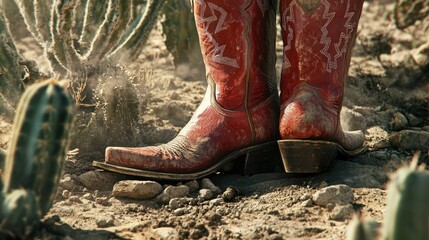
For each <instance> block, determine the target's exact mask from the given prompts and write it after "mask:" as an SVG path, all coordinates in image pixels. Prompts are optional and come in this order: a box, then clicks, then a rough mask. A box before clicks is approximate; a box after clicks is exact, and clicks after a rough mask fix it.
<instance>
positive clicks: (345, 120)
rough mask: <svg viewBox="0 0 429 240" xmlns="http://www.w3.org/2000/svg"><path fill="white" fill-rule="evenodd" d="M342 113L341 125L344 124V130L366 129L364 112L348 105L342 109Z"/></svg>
mask: <svg viewBox="0 0 429 240" xmlns="http://www.w3.org/2000/svg"><path fill="white" fill-rule="evenodd" d="M340 114H341V116H340V120H341V126H343V129H344V130H347V131H354V130H364V129H366V120H365V118H364V116H363V115H362V114H360V113H358V112H355V111H353V110H351V109H348V108H346V107H343V108H342V109H341V113H340Z"/></svg>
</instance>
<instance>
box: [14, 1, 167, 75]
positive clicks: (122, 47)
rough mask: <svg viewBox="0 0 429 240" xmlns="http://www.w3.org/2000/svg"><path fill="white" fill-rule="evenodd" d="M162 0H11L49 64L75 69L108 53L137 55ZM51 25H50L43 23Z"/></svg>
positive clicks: (95, 64)
mask: <svg viewBox="0 0 429 240" xmlns="http://www.w3.org/2000/svg"><path fill="white" fill-rule="evenodd" d="M164 1H165V0H147V1H145V2H144V3H142V4H143V5H144V6H145V7H142V8H141V10H140V11H136V9H140V8H139V7H140V6H138V2H139V1H135V0H123V1H114V0H109V1H106V2H99V1H94V0H46V1H34V0H15V2H16V4H17V5H18V7H19V10H20V13H21V14H22V16H23V17H24V20H25V23H26V24H27V27H28V30H29V31H30V32H31V33H32V34H33V36H34V37H35V39H36V40H37V41H38V42H39V44H40V45H41V46H42V47H43V48H44V50H45V52H46V54H47V56H48V58H49V59H50V61H51V63H52V65H53V68H54V69H56V70H58V71H60V72H61V70H63V71H64V70H66V71H67V73H69V74H70V73H75V72H77V73H79V72H80V71H86V72H87V71H88V70H89V69H94V68H95V69H96V68H98V66H99V64H100V63H101V62H103V61H104V60H106V59H115V60H117V59H123V57H126V58H127V59H130V60H132V59H133V58H136V57H137V56H138V54H139V53H140V52H141V50H142V48H143V46H144V44H145V42H146V40H147V38H148V36H149V32H150V30H151V29H152V26H153V25H154V23H155V19H156V17H157V13H158V11H159V9H160V8H161V6H162V5H163V3H164ZM47 26H49V27H47Z"/></svg>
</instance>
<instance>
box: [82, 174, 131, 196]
mask: <svg viewBox="0 0 429 240" xmlns="http://www.w3.org/2000/svg"><path fill="white" fill-rule="evenodd" d="M126 179H127V177H126V176H125V175H122V174H118V173H113V172H106V171H99V170H96V171H89V172H86V173H83V174H81V175H79V176H78V180H79V182H80V183H81V184H82V185H83V186H84V187H86V188H88V189H91V190H100V191H111V190H112V189H113V186H114V185H115V183H117V182H119V181H122V180H126Z"/></svg>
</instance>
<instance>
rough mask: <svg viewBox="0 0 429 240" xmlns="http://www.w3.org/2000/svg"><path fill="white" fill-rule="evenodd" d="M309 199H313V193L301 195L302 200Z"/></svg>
mask: <svg viewBox="0 0 429 240" xmlns="http://www.w3.org/2000/svg"><path fill="white" fill-rule="evenodd" d="M308 199H311V195H310V194H304V195H302V196H301V197H299V200H300V201H305V200H308Z"/></svg>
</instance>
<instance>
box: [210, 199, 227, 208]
mask: <svg viewBox="0 0 429 240" xmlns="http://www.w3.org/2000/svg"><path fill="white" fill-rule="evenodd" d="M223 203H225V201H224V200H223V199H222V198H215V199H212V200H210V202H209V205H211V206H219V205H221V204H223Z"/></svg>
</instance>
